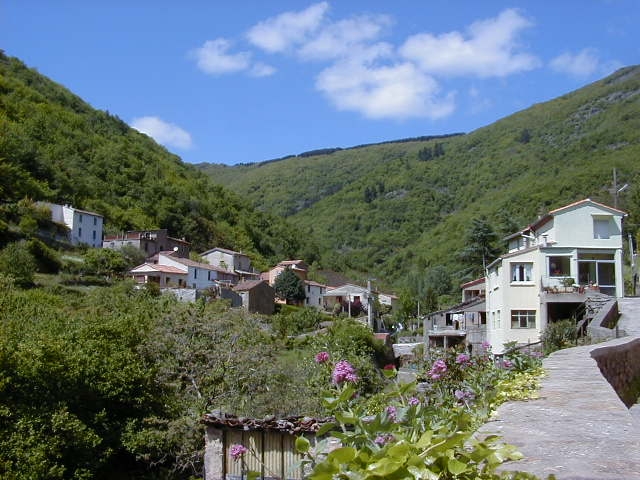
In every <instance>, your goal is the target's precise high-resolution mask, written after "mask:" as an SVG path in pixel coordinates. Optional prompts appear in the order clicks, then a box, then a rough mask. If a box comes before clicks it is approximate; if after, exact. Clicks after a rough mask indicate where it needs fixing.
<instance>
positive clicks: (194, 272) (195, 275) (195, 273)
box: [193, 268, 198, 288]
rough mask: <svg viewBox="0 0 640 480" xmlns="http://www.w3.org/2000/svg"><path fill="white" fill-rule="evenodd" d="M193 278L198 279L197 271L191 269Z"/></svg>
mask: <svg viewBox="0 0 640 480" xmlns="http://www.w3.org/2000/svg"><path fill="white" fill-rule="evenodd" d="M193 278H198V269H197V268H194V269H193ZM193 288H195V287H193Z"/></svg>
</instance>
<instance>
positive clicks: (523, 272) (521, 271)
mask: <svg viewBox="0 0 640 480" xmlns="http://www.w3.org/2000/svg"><path fill="white" fill-rule="evenodd" d="M532 268H533V264H532V263H512V264H511V281H512V282H531V281H532V276H531V270H532Z"/></svg>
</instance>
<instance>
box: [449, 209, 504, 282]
mask: <svg viewBox="0 0 640 480" xmlns="http://www.w3.org/2000/svg"><path fill="white" fill-rule="evenodd" d="M497 240H498V236H497V234H496V232H495V231H494V229H493V227H492V226H491V224H490V223H489V221H488V220H487V219H486V217H484V216H481V217H478V218H474V219H473V221H472V222H471V225H470V226H469V228H468V229H467V234H466V238H465V244H466V245H467V246H466V247H465V248H464V249H463V250H462V251H461V252H460V254H459V257H460V259H461V260H462V261H463V262H464V263H465V264H466V266H467V269H466V270H465V273H466V275H468V276H469V275H470V276H474V277H478V276H481V275H484V270H485V267H486V266H487V264H488V263H489V262H491V260H493V259H494V258H495V257H496V256H497V255H498V251H499V250H498V248H497V247H496V243H497Z"/></svg>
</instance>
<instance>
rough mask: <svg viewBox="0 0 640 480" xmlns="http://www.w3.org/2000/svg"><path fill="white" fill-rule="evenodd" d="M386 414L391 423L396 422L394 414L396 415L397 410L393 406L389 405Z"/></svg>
mask: <svg viewBox="0 0 640 480" xmlns="http://www.w3.org/2000/svg"><path fill="white" fill-rule="evenodd" d="M386 412H387V416H388V417H389V419H390V420H391V421H392V422H395V421H396V414H397V413H398V410H397V409H396V407H394V406H393V405H389V406H388V407H387V409H386Z"/></svg>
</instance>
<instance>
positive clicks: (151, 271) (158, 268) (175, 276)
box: [129, 263, 187, 288]
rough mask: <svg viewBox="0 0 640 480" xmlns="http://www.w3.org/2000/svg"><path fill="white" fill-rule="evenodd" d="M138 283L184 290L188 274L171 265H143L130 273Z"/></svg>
mask: <svg viewBox="0 0 640 480" xmlns="http://www.w3.org/2000/svg"><path fill="white" fill-rule="evenodd" d="M129 273H130V274H131V276H132V277H133V279H134V280H135V282H136V283H157V284H158V285H159V286H160V287H161V288H184V287H185V286H186V284H187V272H186V271H185V270H184V269H181V268H177V267H172V266H170V265H158V264H153V263H143V264H142V265H138V266H137V267H135V268H133V269H132V270H131V271H130V272H129Z"/></svg>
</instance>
